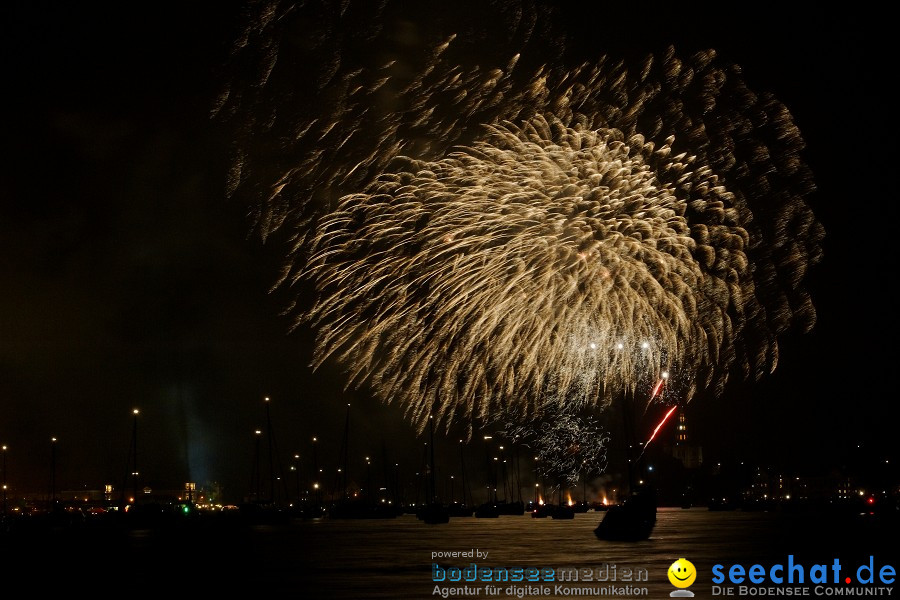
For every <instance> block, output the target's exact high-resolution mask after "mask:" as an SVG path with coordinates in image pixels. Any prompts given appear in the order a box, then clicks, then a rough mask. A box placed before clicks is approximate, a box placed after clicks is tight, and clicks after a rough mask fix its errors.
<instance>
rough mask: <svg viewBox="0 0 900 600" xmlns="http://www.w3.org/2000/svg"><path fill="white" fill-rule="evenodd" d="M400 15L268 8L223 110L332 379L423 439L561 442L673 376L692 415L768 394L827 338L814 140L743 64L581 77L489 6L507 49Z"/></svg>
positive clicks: (254, 27)
mask: <svg viewBox="0 0 900 600" xmlns="http://www.w3.org/2000/svg"><path fill="white" fill-rule="evenodd" d="M513 7H514V8H515V10H511V8H513ZM392 10H394V6H393V5H392V4H390V3H383V4H380V5H378V6H377V7H362V6H358V5H355V4H352V3H341V4H339V5H336V6H335V7H331V8H329V7H325V8H323V7H319V8H317V9H315V10H314V9H310V8H309V7H296V6H293V5H288V6H285V5H281V4H277V3H275V4H262V5H259V6H258V7H257V10H256V13H255V14H254V18H253V19H251V24H250V26H249V27H248V29H247V32H246V35H245V36H244V38H242V40H241V43H240V44H239V45H238V49H237V51H236V52H235V57H236V58H235V61H236V62H238V63H240V62H241V61H243V62H248V61H249V62H251V63H255V64H256V66H257V72H258V73H260V75H259V77H258V78H257V80H256V81H254V82H253V84H252V85H250V86H247V87H244V88H242V87H240V86H238V85H233V86H231V87H229V88H228V89H227V90H226V92H225V93H224V94H223V96H222V99H221V103H220V106H219V107H218V108H217V111H218V114H219V115H225V116H235V115H237V117H238V120H239V122H240V123H241V127H242V128H241V134H240V135H239V136H238V144H237V146H236V154H235V162H234V169H233V177H232V191H233V192H234V193H235V194H240V193H244V194H246V195H248V196H249V197H251V198H253V199H255V202H253V204H252V206H253V210H252V215H253V217H254V223H255V225H256V227H257V229H258V230H259V231H260V233H261V234H262V235H263V236H264V237H267V236H269V235H271V234H273V233H275V232H283V233H284V234H285V237H286V239H287V247H288V250H287V252H286V256H287V259H286V261H285V268H284V271H283V274H282V278H281V280H280V285H282V286H289V287H292V288H293V289H295V290H298V291H297V294H298V297H299V296H300V295H301V293H300V291H301V290H303V289H305V288H306V287H308V286H312V287H313V288H314V290H315V301H314V303H313V304H312V306H305V305H304V304H303V303H302V302H298V303H296V304H295V305H294V306H293V307H292V308H291V314H292V315H293V316H294V317H295V323H297V324H300V323H307V322H308V323H310V324H312V325H313V326H314V327H315V330H316V332H317V335H318V343H317V351H316V354H315V359H314V366H316V367H319V366H321V365H322V364H323V363H324V362H325V361H326V360H329V359H336V360H338V361H339V362H340V363H341V364H342V365H344V366H345V367H346V369H347V371H348V374H349V384H350V385H355V386H363V385H364V386H367V387H369V388H370V389H372V390H373V391H374V393H375V394H376V395H377V396H378V397H379V398H380V399H381V400H382V401H384V402H388V403H397V404H399V405H401V406H402V407H403V408H404V409H405V412H406V414H407V416H408V417H409V419H410V420H411V421H413V422H415V423H417V424H419V425H420V426H421V427H424V426H425V424H426V423H427V421H428V416H429V415H431V414H433V415H435V418H436V419H437V420H438V421H439V422H443V423H444V424H445V425H446V426H447V427H449V426H450V425H451V424H452V423H461V424H462V425H463V426H466V427H468V428H469V431H470V432H471V429H472V428H473V427H477V426H480V425H483V424H486V423H492V422H497V421H505V422H508V421H510V420H512V421H513V422H516V421H517V422H519V423H522V422H526V421H531V420H534V419H535V418H544V419H545V425H538V426H537V427H536V428H535V429H534V431H533V433H536V434H538V435H540V436H543V437H545V438H554V439H555V437H556V436H557V433H558V432H557V430H554V429H553V426H552V425H546V423H552V422H555V421H559V422H570V420H571V419H572V418H574V416H573V415H575V414H577V413H578V412H579V411H582V410H584V409H585V408H590V407H600V408H602V407H603V406H604V405H606V404H607V403H609V402H610V401H612V400H613V399H615V398H620V397H623V396H625V395H630V396H632V397H638V396H641V397H649V398H653V397H654V396H655V393H653V392H652V388H653V385H654V383H656V382H658V381H659V380H660V377H661V374H662V373H663V372H664V371H665V372H668V373H671V378H670V379H669V382H668V383H667V386H666V387H667V389H673V390H677V394H678V396H679V398H680V400H682V401H689V400H690V399H691V397H693V396H694V395H695V394H696V393H698V392H699V391H707V390H708V391H710V392H712V393H714V394H719V393H721V392H722V390H723V388H724V386H725V384H726V382H727V381H728V380H729V378H730V377H735V376H737V377H740V378H744V379H748V378H750V379H757V378H759V377H760V376H762V375H763V374H765V373H768V372H770V371H772V370H773V369H774V368H775V366H776V364H777V360H778V336H780V335H781V334H782V333H784V332H785V331H787V330H788V329H789V328H797V329H799V330H801V331H806V330H808V329H809V328H811V327H812V325H813V323H814V320H815V311H814V309H813V306H812V303H811V300H810V298H809V296H808V294H807V292H806V291H805V289H804V277H805V275H806V272H807V269H808V268H809V266H810V265H812V264H814V263H816V262H817V261H818V260H819V258H820V255H821V241H822V238H823V231H822V228H821V226H820V225H819V223H818V222H817V221H816V219H815V218H814V215H813V213H812V211H811V210H810V208H809V206H808V205H807V202H806V199H807V197H808V195H809V194H810V193H811V192H812V191H813V189H814V185H813V182H812V177H811V174H810V172H809V170H808V169H807V167H806V166H805V164H804V162H803V160H802V156H801V153H802V150H803V148H804V142H803V139H802V137H801V135H800V132H799V130H798V129H797V127H796V126H795V125H794V123H793V120H792V117H791V115H790V113H789V112H788V110H787V109H786V108H785V107H784V105H782V104H781V103H780V102H779V101H778V100H777V99H775V98H774V97H772V96H771V95H768V94H757V93H755V92H753V91H752V90H750V89H749V88H748V87H747V86H746V85H745V83H744V81H743V79H742V77H741V70H740V68H739V67H737V66H735V65H730V64H724V63H722V62H721V61H720V60H719V58H718V57H717V55H716V53H715V52H714V51H712V50H710V51H705V52H700V53H697V54H694V55H692V56H690V57H679V56H678V54H677V52H676V51H675V50H674V49H670V50H669V51H667V52H665V53H664V54H662V55H656V56H653V55H651V56H647V57H645V58H644V59H643V60H640V61H626V60H616V59H615V57H612V56H607V57H603V58H601V59H599V60H597V61H594V62H591V63H583V62H578V63H573V64H571V65H570V64H569V62H570V61H569V59H568V57H567V55H566V48H565V36H563V35H560V34H559V33H558V32H554V31H552V27H550V26H549V25H545V19H544V12H543V9H540V8H538V7H536V6H532V5H528V4H527V3H525V4H524V5H519V4H515V5H512V4H509V3H505V2H499V3H487V4H486V5H485V9H484V10H486V11H487V12H488V13H491V14H493V13H496V15H494V16H496V17H497V18H496V20H495V21H494V23H495V26H497V27H499V28H501V29H503V28H505V31H506V32H507V35H506V36H501V37H502V39H500V40H499V41H497V39H496V36H495V37H494V38H490V37H489V36H488V35H487V34H486V33H484V32H483V31H482V30H481V29H479V28H478V27H477V26H473V25H472V23H470V22H469V23H459V22H456V21H454V19H453V17H451V16H448V15H442V16H440V17H439V18H435V19H432V20H431V23H432V25H430V26H429V27H422V28H419V29H416V30H415V31H414V32H412V33H410V32H407V33H408V35H406V36H404V35H400V34H398V33H397V30H396V27H394V25H396V22H395V21H393V20H392V19H391V15H392V14H393V12H392ZM482 16H483V15H482ZM314 17H315V18H314ZM459 18H460V19H462V18H463V17H459ZM404 22H407V21H404ZM298 23H304V24H305V27H307V30H304V32H303V34H302V35H306V36H308V39H306V41H305V42H304V43H305V44H306V46H305V47H304V48H302V49H300V50H298V49H297V46H298V44H299V41H298V40H299V39H300V38H299V37H298V36H301V33H298V31H296V30H295V29H294V27H297V26H298V25H297V24H298ZM434 23H436V24H434ZM453 26H459V31H460V32H461V33H457V32H456V31H450V29H451V28H452V27H453ZM354 28H356V29H355V30H354ZM350 31H355V33H354V35H352V36H351V35H350V34H349V33H347V32H350ZM462 33H465V35H462ZM410 39H411V40H414V41H409V40H410ZM404 40H405V41H404ZM488 40H490V41H492V42H493V43H488ZM411 44H414V46H415V49H416V51H415V52H412V51H411V47H410V45H411ZM370 47H371V48H376V47H377V48H385V47H386V48H388V50H385V51H381V52H368V53H367V52H366V51H365V50H366V49H367V48H370ZM475 50H477V51H479V52H480V54H479V55H478V56H479V58H480V59H481V60H479V61H477V62H474V61H473V60H472V59H471V55H472V53H473V51H475ZM301 58H304V59H305V62H304V61H303V60H301ZM310 59H322V61H321V62H316V61H315V60H310ZM542 61H543V62H542ZM310 65H314V66H310ZM310 69H313V70H314V71H315V72H310V71H309V70H310ZM302 82H306V84H305V85H304V83H302ZM566 415H567V417H565V418H564V416H566ZM548 417H550V418H548ZM547 427H550V429H548V428H547ZM570 429H572V428H570ZM581 429H583V428H582V427H580V426H579V427H575V428H574V429H572V431H575V430H578V431H580V430H581ZM587 429H590V427H588V428H587ZM522 434H523V436H524V435H525V432H522ZM598 439H600V440H602V439H605V438H604V437H603V436H599V437H598ZM598 454H599V453H598ZM557 462H558V461H557Z"/></svg>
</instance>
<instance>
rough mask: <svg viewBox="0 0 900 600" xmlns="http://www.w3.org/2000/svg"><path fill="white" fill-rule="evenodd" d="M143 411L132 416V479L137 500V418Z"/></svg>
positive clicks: (137, 411)
mask: <svg viewBox="0 0 900 600" xmlns="http://www.w3.org/2000/svg"><path fill="white" fill-rule="evenodd" d="M140 412H141V411H139V410H138V409H136V408H135V409H134V410H133V411H132V414H134V426H133V428H132V433H131V454H132V468H131V477H132V495H133V496H134V497H135V498H137V495H138V493H137V491H138V460H137V418H138V414H139V413H140Z"/></svg>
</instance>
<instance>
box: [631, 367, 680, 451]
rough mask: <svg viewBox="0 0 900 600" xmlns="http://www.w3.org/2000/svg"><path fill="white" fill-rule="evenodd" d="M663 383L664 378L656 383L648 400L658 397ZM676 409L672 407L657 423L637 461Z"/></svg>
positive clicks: (676, 406)
mask: <svg viewBox="0 0 900 600" xmlns="http://www.w3.org/2000/svg"><path fill="white" fill-rule="evenodd" d="M664 383H665V378H662V379H660V380H659V381H657V382H656V385H654V386H653V391H652V392H650V400H653V399H654V398H656V396H658V395H659V392H660V390H662V387H663V384H664ZM676 408H678V405H677V404H676V405H675V406H673V407H672V408H670V409H669V411H668V412H667V413H666V416H664V417H663V418H662V421H660V422H659V425H657V426H656V429H654V430H653V435H651V436H650V439H649V440H647V441H646V443H645V444H644V447H643V448H642V449H641V455H640V456H638V460H641V458H642V457H643V456H644V452H645V451H646V450H647V446H649V445H650V442H652V441H653V439H654V438H655V437H656V434H657V433H659V430H660V429H662V426H663V425H665V424H666V421H668V420H669V417H671V416H672V413H673V412H675V409H676Z"/></svg>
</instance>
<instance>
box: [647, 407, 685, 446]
mask: <svg viewBox="0 0 900 600" xmlns="http://www.w3.org/2000/svg"><path fill="white" fill-rule="evenodd" d="M676 408H678V405H677V404H676V405H675V406H673V407H672V408H670V409H669V412H667V413H666V416H664V417H663V418H662V421H660V422H659V425H657V426H656V429H654V430H653V435H651V436H650V439H649V440H647V443H646V444H644V448H646V447H647V446H648V445H650V442H652V441H653V438H655V437H656V434H657V433H659V430H660V429H662V426H663V425H665V424H666V421H668V420H669V417H671V416H672V413H673V412H675V409H676Z"/></svg>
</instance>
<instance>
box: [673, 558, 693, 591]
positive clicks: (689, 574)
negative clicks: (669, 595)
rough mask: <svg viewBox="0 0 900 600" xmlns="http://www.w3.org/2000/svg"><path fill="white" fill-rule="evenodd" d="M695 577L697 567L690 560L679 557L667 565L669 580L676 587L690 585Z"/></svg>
mask: <svg viewBox="0 0 900 600" xmlns="http://www.w3.org/2000/svg"><path fill="white" fill-rule="evenodd" d="M695 579H697V569H695V568H694V565H693V564H692V563H691V561H689V560H686V559H684V558H679V559H678V560H676V561H675V562H673V563H672V566H671V567H669V581H670V582H671V583H672V585H674V586H675V587H677V588H686V587H690V585H691V584H692V583H694V580H695Z"/></svg>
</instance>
